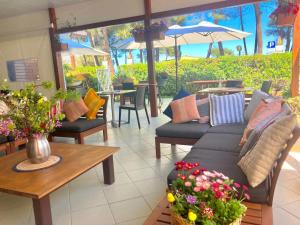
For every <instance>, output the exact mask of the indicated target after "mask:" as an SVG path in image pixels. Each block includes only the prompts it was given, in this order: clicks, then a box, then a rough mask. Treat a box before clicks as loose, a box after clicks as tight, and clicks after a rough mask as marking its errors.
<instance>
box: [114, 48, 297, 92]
mask: <svg viewBox="0 0 300 225" xmlns="http://www.w3.org/2000/svg"><path fill="white" fill-rule="evenodd" d="M291 65H292V55H291V53H281V54H271V55H253V56H223V57H219V58H213V59H205V58H199V59H182V60H180V62H179V68H178V87H179V88H180V87H184V88H186V89H188V90H190V91H191V92H195V91H197V87H192V86H191V85H188V84H187V82H190V81H194V80H218V79H241V80H243V82H244V84H245V86H247V87H254V88H257V89H259V88H260V86H261V84H262V82H263V81H264V80H273V81H274V83H278V81H279V80H283V81H285V82H286V84H287V85H286V86H285V87H284V90H283V91H284V95H285V96H289V92H290V81H291V73H292V72H291V70H292V66H291ZM155 70H156V72H157V73H160V72H167V73H168V74H169V76H168V80H167V82H166V84H165V86H164V88H162V89H161V94H162V95H164V96H172V95H174V94H175V80H176V79H175V63H174V60H170V61H164V62H158V63H156V64H155ZM147 74H148V72H147V65H146V64H132V65H122V66H120V70H119V72H118V73H117V75H116V78H118V77H123V78H124V77H131V78H133V79H134V81H135V82H137V81H139V80H147Z"/></svg>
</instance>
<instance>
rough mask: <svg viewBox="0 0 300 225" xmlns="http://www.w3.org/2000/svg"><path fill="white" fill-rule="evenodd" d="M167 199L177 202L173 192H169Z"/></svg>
mask: <svg viewBox="0 0 300 225" xmlns="http://www.w3.org/2000/svg"><path fill="white" fill-rule="evenodd" d="M167 199H168V202H170V203H173V202H175V197H174V195H173V194H172V193H168V195H167Z"/></svg>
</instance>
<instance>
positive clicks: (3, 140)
mask: <svg viewBox="0 0 300 225" xmlns="http://www.w3.org/2000/svg"><path fill="white" fill-rule="evenodd" d="M7 141H8V140H7V137H5V136H2V135H0V144H3V143H6V142H7Z"/></svg>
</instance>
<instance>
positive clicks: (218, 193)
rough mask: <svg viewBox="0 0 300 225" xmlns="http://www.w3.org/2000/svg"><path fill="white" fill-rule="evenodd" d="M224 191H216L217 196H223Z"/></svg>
mask: <svg viewBox="0 0 300 225" xmlns="http://www.w3.org/2000/svg"><path fill="white" fill-rule="evenodd" d="M222 196H223V193H222V192H221V191H215V198H221V197H222Z"/></svg>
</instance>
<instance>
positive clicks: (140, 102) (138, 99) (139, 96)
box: [119, 86, 150, 129]
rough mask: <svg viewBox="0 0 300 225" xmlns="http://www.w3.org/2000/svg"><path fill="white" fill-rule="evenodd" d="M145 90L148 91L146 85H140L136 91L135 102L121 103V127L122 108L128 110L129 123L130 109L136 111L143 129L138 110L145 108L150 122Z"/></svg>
mask: <svg viewBox="0 0 300 225" xmlns="http://www.w3.org/2000/svg"><path fill="white" fill-rule="evenodd" d="M145 92H146V86H139V87H138V88H137V91H136V93H135V96H134V101H133V104H120V107H119V127H120V126H121V117H122V109H125V110H128V123H130V111H131V110H134V111H135V114H136V118H137V122H138V126H139V129H141V124H140V119H139V114H138V111H139V110H142V109H144V110H145V113H146V116H147V120H148V124H150V119H149V115H148V111H147V107H146V103H145Z"/></svg>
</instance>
